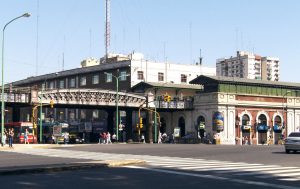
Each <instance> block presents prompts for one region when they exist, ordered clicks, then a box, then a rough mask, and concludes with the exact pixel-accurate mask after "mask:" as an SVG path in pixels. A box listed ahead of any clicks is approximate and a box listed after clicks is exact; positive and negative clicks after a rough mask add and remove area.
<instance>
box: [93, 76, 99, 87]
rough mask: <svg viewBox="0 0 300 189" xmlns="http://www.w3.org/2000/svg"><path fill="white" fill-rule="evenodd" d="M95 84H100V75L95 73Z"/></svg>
mask: <svg viewBox="0 0 300 189" xmlns="http://www.w3.org/2000/svg"><path fill="white" fill-rule="evenodd" d="M92 82H93V84H94V85H95V84H99V75H93V81H92Z"/></svg>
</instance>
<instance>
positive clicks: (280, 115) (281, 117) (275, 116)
mask: <svg viewBox="0 0 300 189" xmlns="http://www.w3.org/2000/svg"><path fill="white" fill-rule="evenodd" d="M276 118H277V120H276ZM278 118H280V122H278V121H279V120H278ZM272 121H273V125H275V123H280V124H279V125H281V126H282V123H283V116H282V114H279V113H275V114H274V115H273V119H272Z"/></svg>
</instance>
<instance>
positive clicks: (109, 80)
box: [105, 73, 112, 83]
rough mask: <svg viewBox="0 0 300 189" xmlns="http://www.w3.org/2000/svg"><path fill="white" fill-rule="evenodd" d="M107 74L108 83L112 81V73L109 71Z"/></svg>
mask: <svg viewBox="0 0 300 189" xmlns="http://www.w3.org/2000/svg"><path fill="white" fill-rule="evenodd" d="M105 75H106V83H110V82H112V74H111V73H107V74H105Z"/></svg>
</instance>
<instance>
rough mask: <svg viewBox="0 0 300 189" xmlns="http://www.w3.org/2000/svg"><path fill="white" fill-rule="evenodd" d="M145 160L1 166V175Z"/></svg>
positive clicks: (118, 164)
mask: <svg viewBox="0 0 300 189" xmlns="http://www.w3.org/2000/svg"><path fill="white" fill-rule="evenodd" d="M144 163H146V162H145V161H144V160H122V161H100V162H84V163H70V164H53V165H38V166H37V165H36V166H33V167H20V168H18V167H12V168H8V167H6V168H3V169H2V170H1V168H0V175H20V174H28V173H30V174H33V173H49V172H62V171H69V170H79V169H89V168H100V167H121V166H125V165H134V164H144Z"/></svg>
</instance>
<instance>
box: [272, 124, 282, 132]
mask: <svg viewBox="0 0 300 189" xmlns="http://www.w3.org/2000/svg"><path fill="white" fill-rule="evenodd" d="M273 130H274V132H275V133H281V131H282V126H279V125H274V126H273Z"/></svg>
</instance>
